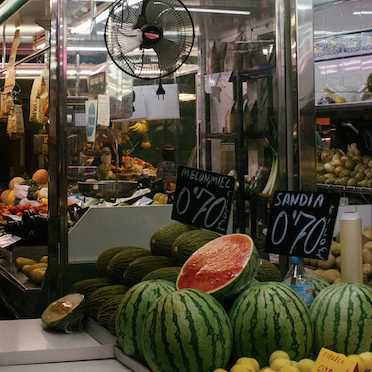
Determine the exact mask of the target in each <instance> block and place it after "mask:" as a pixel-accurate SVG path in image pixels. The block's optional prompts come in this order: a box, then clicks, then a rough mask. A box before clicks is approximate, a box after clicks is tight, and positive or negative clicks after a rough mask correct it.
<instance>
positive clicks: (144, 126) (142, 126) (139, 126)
mask: <svg viewBox="0 0 372 372" xmlns="http://www.w3.org/2000/svg"><path fill="white" fill-rule="evenodd" d="M128 129H131V130H133V131H134V132H137V133H139V134H144V133H146V132H147V131H148V130H149V124H148V123H147V121H146V120H140V121H137V123H136V124H134V125H132V126H130V127H129V128H128Z"/></svg>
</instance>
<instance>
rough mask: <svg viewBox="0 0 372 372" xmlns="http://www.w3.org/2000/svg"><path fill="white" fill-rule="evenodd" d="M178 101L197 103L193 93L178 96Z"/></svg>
mask: <svg viewBox="0 0 372 372" xmlns="http://www.w3.org/2000/svg"><path fill="white" fill-rule="evenodd" d="M178 99H179V100H180V101H182V102H189V101H195V100H196V94H192V93H180V94H179V95H178Z"/></svg>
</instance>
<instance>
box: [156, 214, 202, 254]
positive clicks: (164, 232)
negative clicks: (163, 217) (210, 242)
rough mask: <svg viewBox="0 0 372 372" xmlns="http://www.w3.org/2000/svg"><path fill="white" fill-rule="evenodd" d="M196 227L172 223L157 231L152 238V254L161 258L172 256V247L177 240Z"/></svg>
mask: <svg viewBox="0 0 372 372" xmlns="http://www.w3.org/2000/svg"><path fill="white" fill-rule="evenodd" d="M194 229H196V227H194V226H192V225H188V224H185V223H182V222H178V221H175V222H171V223H168V224H166V225H164V226H162V227H160V228H159V229H157V230H156V231H155V232H154V233H153V234H152V236H151V240H150V248H151V252H152V253H153V254H155V255H159V256H169V257H170V256H171V251H172V245H173V242H174V241H175V239H176V238H178V237H179V236H180V235H181V234H183V233H184V232H186V231H190V230H194Z"/></svg>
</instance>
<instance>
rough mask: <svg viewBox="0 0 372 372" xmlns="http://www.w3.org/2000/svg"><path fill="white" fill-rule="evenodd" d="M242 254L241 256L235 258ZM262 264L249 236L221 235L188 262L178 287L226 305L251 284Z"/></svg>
mask: <svg viewBox="0 0 372 372" xmlns="http://www.w3.org/2000/svg"><path fill="white" fill-rule="evenodd" d="M238 251H239V252H240V254H238V255H236V256H235V252H238ZM200 265H202V267H200ZM230 265H231V266H230ZM259 265H260V262H259V256H258V251H257V249H256V247H255V246H254V242H253V240H252V238H251V237H250V236H249V235H245V234H229V235H225V236H221V237H219V238H216V239H214V240H212V241H210V242H209V243H207V244H205V245H204V246H203V247H201V248H199V250H198V251H196V252H195V253H194V254H193V255H192V256H191V257H190V258H189V259H188V260H187V261H186V263H185V264H184V265H183V267H182V269H181V271H180V274H179V276H178V279H177V282H176V286H177V289H187V288H194V289H199V290H201V291H204V292H206V293H208V294H211V295H212V296H214V297H215V298H216V299H217V300H218V301H220V302H225V301H228V300H229V299H231V298H232V297H235V296H236V295H238V294H239V293H241V292H243V290H244V289H245V288H247V287H248V286H249V285H250V284H251V282H252V280H253V279H254V278H255V277H256V275H257V273H258V269H259ZM190 279H191V281H190ZM209 283H210V284H209Z"/></svg>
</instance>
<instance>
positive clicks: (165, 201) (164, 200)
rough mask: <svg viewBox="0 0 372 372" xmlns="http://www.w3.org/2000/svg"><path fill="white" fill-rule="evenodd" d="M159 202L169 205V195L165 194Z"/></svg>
mask: <svg viewBox="0 0 372 372" xmlns="http://www.w3.org/2000/svg"><path fill="white" fill-rule="evenodd" d="M159 201H160V203H161V204H167V203H168V194H163V195H162V196H161V197H160V198H159Z"/></svg>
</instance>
